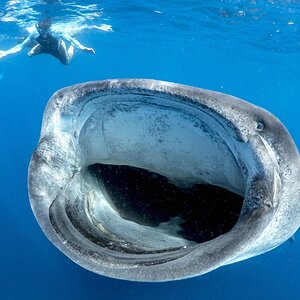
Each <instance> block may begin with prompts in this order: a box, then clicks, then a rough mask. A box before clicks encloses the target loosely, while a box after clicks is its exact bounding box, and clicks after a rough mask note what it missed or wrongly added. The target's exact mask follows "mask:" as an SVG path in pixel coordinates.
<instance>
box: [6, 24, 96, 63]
mask: <svg viewBox="0 0 300 300" xmlns="http://www.w3.org/2000/svg"><path fill="white" fill-rule="evenodd" d="M64 40H65V41H67V42H69V43H70V46H69V48H68V49H67V47H66V44H65V41H64ZM32 43H34V45H35V46H34V47H33V48H32V49H31V50H30V51H29V52H28V56H30V57H31V56H35V55H37V54H41V53H47V54H51V55H53V56H54V57H56V58H58V59H59V60H60V62H61V63H62V64H64V65H68V64H69V63H70V62H71V60H72V58H73V55H74V47H75V48H77V49H80V50H82V51H85V52H90V53H93V54H95V50H94V49H93V48H88V47H85V46H83V45H82V44H80V43H79V42H78V41H77V40H76V39H74V38H72V37H71V36H70V35H69V34H66V33H61V32H55V31H53V30H51V20H50V19H45V20H42V21H39V22H38V23H37V25H36V26H35V30H34V31H33V32H32V33H30V34H29V36H28V37H27V38H26V39H25V40H24V41H23V42H22V43H21V44H19V45H17V46H15V47H13V48H11V49H9V50H7V51H2V50H0V59H1V58H3V57H5V56H7V55H10V54H14V53H17V52H19V51H21V50H22V49H23V48H24V47H26V46H29V45H31V44H32Z"/></svg>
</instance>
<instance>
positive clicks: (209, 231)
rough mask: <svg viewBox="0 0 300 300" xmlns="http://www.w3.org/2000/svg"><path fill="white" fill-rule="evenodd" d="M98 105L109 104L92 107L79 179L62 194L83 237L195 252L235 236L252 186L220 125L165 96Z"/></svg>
mask: <svg viewBox="0 0 300 300" xmlns="http://www.w3.org/2000/svg"><path fill="white" fill-rule="evenodd" d="M92 101H95V102H97V103H99V102H101V107H97V109H95V108H94V109H95V110H90V109H89V108H88V105H89V104H90V106H91V103H89V104H87V105H86V106H85V107H84V108H83V110H82V111H81V114H83V112H84V111H85V112H87V111H90V114H89V116H88V117H87V118H86V119H85V120H84V122H82V124H81V125H80V127H79V126H78V127H77V128H76V137H77V136H78V138H77V140H78V143H77V146H76V158H77V159H78V161H80V163H79V162H77V164H78V165H80V172H79V174H77V175H76V176H75V178H74V179H71V181H70V182H68V184H67V186H65V187H63V189H64V192H63V194H65V195H66V196H65V198H66V199H65V200H64V201H65V204H64V205H65V207H66V214H67V217H68V218H69V220H70V221H71V222H72V224H73V226H74V227H75V228H76V229H77V230H78V231H79V232H80V233H81V234H82V235H83V236H85V237H87V238H88V239H89V240H92V241H93V242H94V243H96V244H97V245H100V246H101V247H105V248H106V249H111V250H118V251H122V252H127V253H136V254H138V253H155V252H167V251H174V250H176V249H182V248H187V247H189V246H193V245H195V244H196V243H202V242H206V241H209V240H211V239H214V238H216V237H217V236H219V235H222V234H225V233H226V232H228V231H229V230H230V229H232V227H233V226H234V225H235V223H236V222H237V220H238V218H239V214H240V211H241V208H242V204H243V198H242V196H243V193H244V188H245V187H244V185H243V184H244V181H243V174H242V171H241V170H240V167H239V166H238V163H237V161H236V156H237V155H236V154H235V153H233V152H232V150H231V148H232V149H233V144H232V142H231V141H230V139H229V138H228V133H227V132H224V128H223V127H221V125H220V123H218V121H216V120H215V119H214V118H212V117H211V116H210V115H209V114H207V113H205V112H203V111H201V110H199V109H195V107H193V105H191V103H184V102H183V103H181V102H177V101H174V100H172V101H170V99H168V98H167V97H164V96H163V95H162V96H156V97H153V96H152V97H151V96H150V95H135V94H132V95H127V96H126V97H124V95H121V96H119V95H114V96H113V97H111V96H110V97H105V96H104V97H97V98H96V97H95V98H94V99H93V100H92ZM60 122H62V120H60ZM64 127H65V128H68V129H69V125H68V118H66V121H64ZM219 130H220V132H219ZM73 131H74V130H73ZM224 134H225V135H224ZM230 147H231V148H230ZM69 189H72V190H73V191H72V193H73V194H74V193H76V196H74V195H73V196H72V197H69V195H71V194H70V191H69ZM237 193H238V194H239V195H238V194H237ZM58 199H60V200H59V201H62V200H61V199H62V198H61V197H59V198H58ZM57 201H58V200H57ZM53 205H54V206H53V209H54V207H55V205H56V202H55V201H54V204H53ZM79 207H80V210H79ZM53 212H54V213H53V215H51V213H50V216H51V219H52V223H53V225H54V226H56V228H57V230H58V232H59V231H60V229H59V228H58V226H59V225H58V224H57V223H60V222H61V221H60V220H57V216H55V215H56V211H55V210H53ZM65 238H66V239H67V237H65Z"/></svg>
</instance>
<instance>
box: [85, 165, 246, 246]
mask: <svg viewBox="0 0 300 300" xmlns="http://www.w3.org/2000/svg"><path fill="white" fill-rule="evenodd" d="M88 172H89V173H90V174H91V175H92V176H93V177H94V178H96V179H97V181H98V182H99V184H100V185H101V186H102V187H104V188H105V190H106V193H107V195H108V196H109V198H110V201H111V202H112V204H113V205H114V207H115V208H116V210H117V211H118V213H119V214H120V215H121V217H122V218H123V219H126V220H130V221H133V222H136V223H138V224H141V225H145V226H151V227H157V226H159V225H160V224H162V223H164V222H170V221H171V220H172V219H173V220H174V218H176V220H177V221H178V220H179V225H180V230H178V231H177V234H178V235H179V236H181V237H183V238H184V239H186V240H189V241H193V242H196V243H203V242H206V241H209V240H211V239H214V238H216V237H218V236H220V235H222V234H225V233H227V232H229V231H230V230H231V229H232V227H233V226H234V225H235V224H236V222H237V221H238V218H239V215H240V211H241V208H242V204H243V197H241V196H240V195H237V194H235V193H233V192H230V191H228V190H226V189H224V188H221V187H217V186H214V185H210V184H195V185H193V186H191V187H188V188H180V187H177V186H176V185H174V184H172V183H170V182H169V180H168V179H167V178H165V177H164V176H162V175H160V174H157V173H154V172H150V171H147V170H145V169H141V168H136V167H131V166H120V165H105V164H99V163H98V164H93V165H90V166H89V167H88Z"/></svg>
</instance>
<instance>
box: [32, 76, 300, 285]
mask: <svg viewBox="0 0 300 300" xmlns="http://www.w3.org/2000/svg"><path fill="white" fill-rule="evenodd" d="M107 166H109V167H107ZM115 166H130V167H131V168H134V169H133V170H134V171H130V172H139V173H138V174H144V173H141V172H144V171H137V170H147V172H148V171H150V172H153V174H158V175H155V176H154V177H155V178H156V176H163V177H165V178H167V181H169V182H170V183H172V184H173V185H174V186H177V187H178V188H183V189H186V188H188V187H190V186H192V185H194V184H200V185H202V186H212V187H219V188H222V189H224V190H227V191H229V192H231V193H232V194H235V195H239V197H241V199H242V206H241V210H240V211H239V212H238V216H237V218H236V219H235V224H231V225H230V226H229V227H230V228H229V227H228V228H227V230H226V232H221V234H216V235H214V236H213V238H211V239H206V240H204V241H200V242H199V241H196V242H195V240H193V239H189V238H186V237H184V236H182V235H180V234H178V233H179V229H180V227H181V225H182V223H181V222H182V220H180V217H173V218H169V219H167V221H166V222H161V223H160V224H159V226H157V224H156V226H151V225H149V224H148V225H147V224H146V225H145V224H143V223H142V221H139V219H134V218H132V219H130V217H129V215H127V216H126V217H124V214H126V213H129V214H130V212H128V211H125V212H122V208H120V207H122V206H118V203H117V202H114V201H112V199H111V198H112V196H111V194H109V191H108V189H107V186H105V183H104V181H105V180H104V178H102V177H101V176H102V175H101V174H104V170H106V169H107V168H109V170H111V168H114V167H115ZM99 168H100V171H99V172H100V173H99V174H100V175H99V176H98V175H97V176H96V175H95V174H96V173H97V172H98V171H97V170H99ZM105 168H106V169H105ZM95 170H96V171H95ZM120 170H121V169H117V171H116V173H113V174H117V173H118V172H121V171H120ZM101 172H102V173H101ZM122 172H123V171H122ZM122 172H121V173H118V174H123V177H129V175H128V174H131V173H126V172H128V171H126V172H125V173H124V172H123V173H122ZM124 174H125V176H124ZM121 176H122V175H121ZM143 176H144V175H143ZM151 176H152V175H151ZM134 178H135V180H136V177H134ZM111 179H114V175H112V176H111V178H110V180H111ZM125 179H126V178H125ZM299 179H300V160H299V153H298V150H297V148H296V146H295V144H294V142H293V140H292V138H291V137H290V135H289V133H288V131H287V130H286V128H285V127H284V126H283V125H282V123H281V122H280V121H279V120H278V119H277V118H276V117H274V116H273V115H272V114H271V113H269V112H268V111H266V110H264V109H262V108H260V107H257V106H255V105H252V104H250V103H248V102H246V101H243V100H241V99H238V98H235V97H233V96H229V95H226V94H222V93H218V92H214V91H209V90H204V89H199V88H194V87H189V86H184V85H180V84H175V83H169V82H163V81H157V80H149V79H115V80H104V81H95V82H88V83H83V84H78V85H75V86H71V87H67V88H64V89H62V90H60V91H58V92H56V93H55V94H54V95H53V96H52V98H51V99H50V101H49V102H48V105H47V107H46V110H45V113H44V118H43V125H42V131H41V137H40V141H39V144H38V147H37V149H36V150H35V152H34V153H33V156H32V159H31V162H30V166H29V174H28V188H29V196H30V203H31V206H32V209H33V212H34V214H35V216H36V218H37V220H38V222H39V224H40V226H41V228H42V230H43V231H44V233H45V234H46V235H47V237H48V238H49V239H50V240H51V241H52V242H53V243H54V244H55V245H56V246H57V247H58V248H59V249H60V250H61V251H62V252H63V253H65V254H66V255H67V256H68V257H69V258H71V259H72V260H73V261H75V262H76V263H78V264H79V265H81V266H82V267H84V268H86V269H88V270H91V271H93V272H96V273H98V274H101V275H105V276H110V277H114V278H120V279H126V280H135V281H167V280H176V279H182V278H187V277H192V276H197V275H201V274H204V273H207V272H209V271H211V270H214V269H216V268H218V267H220V266H223V265H227V264H230V263H233V262H238V261H241V260H244V259H247V258H250V257H252V256H255V255H258V254H261V253H264V252H266V251H269V250H271V249H273V248H275V247H277V246H278V245H280V244H281V243H283V242H284V241H286V240H287V239H288V238H290V236H292V235H293V234H294V232H295V231H296V230H297V229H298V228H299V223H300V201H299V190H300V187H299V182H300V181H299ZM122 180H123V178H122ZM158 185H161V181H159V183H158ZM158 185H157V186H158ZM114 188H116V186H115V187H114ZM117 188H118V185H117ZM143 188H145V186H142V187H141V189H143ZM230 201H231V200H230ZM162 202H163V200H162ZM133 203H138V202H134V201H133ZM210 203H211V205H210ZM226 203H227V202H226ZM147 205H148V204H147ZM147 205H145V206H147ZM174 205H175V204H174ZM217 205H218V203H216V201H215V200H214V199H210V201H209V202H208V204H206V206H205V209H208V206H217ZM226 205H227V204H226ZM142 206H143V205H142ZM171 206H172V205H171ZM194 209H196V210H197V206H196V207H194ZM151 213H152V214H153V211H152V212H151ZM149 214H150V213H149ZM154 214H155V212H154ZM154 217H155V216H154ZM212 219H213V218H212ZM216 219H217V218H216ZM168 220H169V221H168ZM214 222H215V220H214Z"/></svg>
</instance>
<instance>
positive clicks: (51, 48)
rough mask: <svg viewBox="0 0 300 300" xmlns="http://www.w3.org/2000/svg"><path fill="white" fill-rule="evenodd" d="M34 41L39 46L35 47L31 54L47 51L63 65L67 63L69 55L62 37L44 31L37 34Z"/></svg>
mask: <svg viewBox="0 0 300 300" xmlns="http://www.w3.org/2000/svg"><path fill="white" fill-rule="evenodd" d="M36 42H37V43H38V45H39V46H38V47H37V48H36V50H35V51H34V52H33V54H32V55H37V54H40V53H48V54H51V55H53V56H54V57H56V58H58V59H59V60H60V61H61V63H63V64H65V65H66V64H69V62H70V57H69V55H68V51H67V49H66V46H65V44H64V42H63V40H62V39H60V38H56V37H54V36H53V35H51V34H50V33H46V34H43V35H39V36H38V37H37V38H36Z"/></svg>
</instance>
